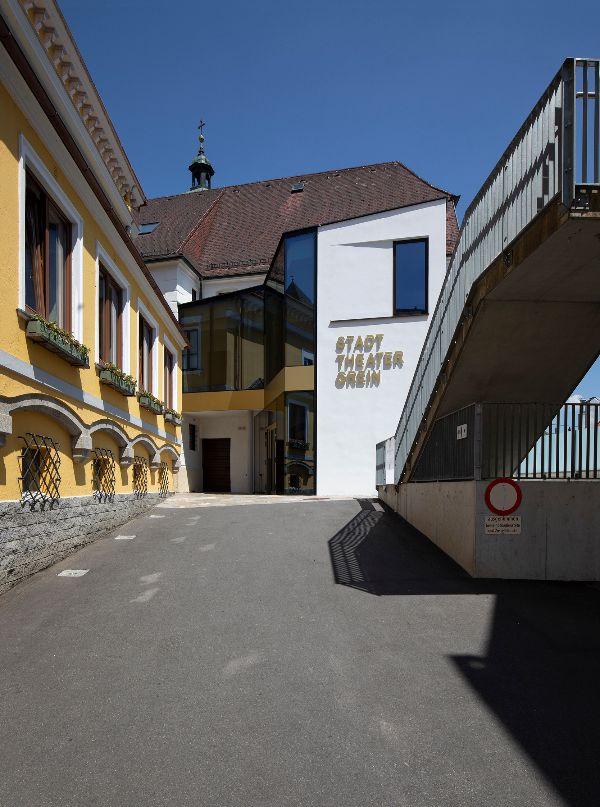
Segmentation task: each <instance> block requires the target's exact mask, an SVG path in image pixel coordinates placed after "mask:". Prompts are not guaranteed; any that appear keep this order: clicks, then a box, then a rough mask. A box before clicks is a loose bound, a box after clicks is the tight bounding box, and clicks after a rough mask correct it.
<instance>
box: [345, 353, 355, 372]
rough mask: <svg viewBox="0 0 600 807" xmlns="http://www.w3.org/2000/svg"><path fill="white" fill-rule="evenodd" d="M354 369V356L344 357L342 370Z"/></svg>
mask: <svg viewBox="0 0 600 807" xmlns="http://www.w3.org/2000/svg"><path fill="white" fill-rule="evenodd" d="M353 369H354V356H346V357H345V358H344V370H353Z"/></svg>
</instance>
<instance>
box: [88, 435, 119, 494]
mask: <svg viewBox="0 0 600 807" xmlns="http://www.w3.org/2000/svg"><path fill="white" fill-rule="evenodd" d="M115 483H116V478H115V460H114V457H113V453H112V451H111V450H110V449H108V448H95V449H94V459H93V462H92V487H93V490H94V497H95V498H96V499H98V500H99V501H101V502H112V500H113V499H114V498H115Z"/></svg>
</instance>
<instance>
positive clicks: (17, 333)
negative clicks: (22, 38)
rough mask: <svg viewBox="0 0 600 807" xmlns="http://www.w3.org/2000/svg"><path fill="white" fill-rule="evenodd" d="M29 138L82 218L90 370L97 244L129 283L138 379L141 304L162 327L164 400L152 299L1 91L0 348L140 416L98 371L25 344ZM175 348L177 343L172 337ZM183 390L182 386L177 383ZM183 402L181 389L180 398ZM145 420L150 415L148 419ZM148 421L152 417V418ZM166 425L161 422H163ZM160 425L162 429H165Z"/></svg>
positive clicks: (136, 407)
mask: <svg viewBox="0 0 600 807" xmlns="http://www.w3.org/2000/svg"><path fill="white" fill-rule="evenodd" d="M20 133H22V134H24V135H25V137H26V138H27V140H28V141H29V143H30V144H31V145H32V147H33V148H34V149H35V151H36V152H37V154H38V156H39V157H40V159H41V160H42V161H43V163H44V165H45V166H46V168H48V170H49V171H50V173H52V175H53V176H54V178H55V179H56V181H57V182H58V184H59V185H60V187H61V188H62V190H63V191H64V192H65V194H66V195H67V196H68V197H69V199H70V201H71V202H72V204H73V206H74V207H75V208H76V210H77V211H78V212H79V214H80V215H81V217H82V218H83V222H84V224H83V247H84V255H83V287H84V297H83V309H84V315H83V343H84V344H85V345H86V346H87V347H89V349H90V359H91V364H92V365H93V362H94V345H95V340H96V241H99V242H100V244H101V245H102V246H103V247H104V249H105V250H106V251H107V253H108V254H109V256H110V257H111V258H112V260H113V261H114V262H115V264H116V265H117V267H118V268H119V270H120V271H121V272H122V273H123V274H124V275H125V276H126V277H127V279H128V281H129V283H130V295H131V322H130V334H131V341H130V345H129V354H130V367H131V370H132V375H134V376H135V370H136V367H137V344H138V338H137V318H138V311H137V300H138V298H139V299H141V301H142V303H143V304H144V305H145V306H146V307H147V308H148V310H149V311H150V312H151V313H152V314H153V316H154V317H155V319H156V320H157V322H158V341H159V355H158V397H159V398H161V399H162V398H163V397H164V395H163V369H162V368H163V341H162V337H163V326H162V324H161V320H160V318H159V314H158V312H159V310H160V309H159V307H158V305H157V304H156V302H155V300H154V299H149V298H148V297H147V296H146V295H145V293H144V292H142V291H141V290H140V288H139V286H138V285H137V283H136V281H135V279H134V278H133V277H132V276H131V275H130V274H129V272H128V271H127V268H126V267H125V266H124V265H123V264H122V263H121V261H120V260H119V258H118V256H117V254H116V250H115V249H114V247H112V244H111V237H112V238H113V239H114V238H117V237H118V236H117V235H116V233H115V234H113V235H112V236H111V237H109V235H108V234H107V233H106V232H105V231H103V230H102V229H101V228H100V226H99V225H98V223H97V222H96V221H95V220H94V218H93V217H92V215H91V214H90V213H89V211H88V210H87V208H86V207H85V206H84V204H83V202H82V201H81V199H80V198H79V196H78V195H77V193H76V192H75V190H74V189H73V188H72V187H71V185H70V184H69V183H68V181H67V179H66V177H65V175H64V174H63V172H62V171H61V168H60V166H59V165H57V164H56V162H55V160H54V158H53V157H52V156H51V154H50V153H49V151H48V150H47V149H46V147H45V145H44V144H43V143H42V141H41V140H40V138H39V137H38V135H37V133H36V132H35V130H34V129H33V128H32V126H31V125H30V124H29V123H28V121H27V120H26V118H25V117H24V115H23V114H22V113H21V112H20V110H19V108H18V107H17V106H16V104H15V103H14V102H13V101H12V99H11V98H10V96H9V94H8V92H7V91H6V89H5V88H4V86H2V85H0V176H1V177H2V183H1V184H0V283H1V284H2V290H3V293H2V295H0V322H2V326H3V327H2V333H1V335H0V346H1V348H2V349H3V350H6V351H7V352H9V353H11V354H12V355H14V356H17V357H18V358H20V359H22V360H24V361H27V362H29V363H31V364H34V365H36V366H38V367H43V368H44V369H45V370H47V371H48V372H51V373H52V374H54V375H56V376H58V377H59V378H61V379H64V380H65V381H68V382H69V383H71V384H75V385H76V386H81V387H82V388H83V389H84V390H86V391H87V392H90V393H92V394H94V395H96V396H98V397H101V398H103V399H104V400H106V401H108V402H109V403H112V404H114V405H115V406H119V407H120V408H122V409H126V410H128V411H129V412H132V413H134V414H136V415H139V405H138V402H137V399H136V398H125V397H124V396H122V395H121V394H120V393H119V392H116V391H115V390H112V389H110V388H109V387H107V386H106V385H104V384H101V383H100V381H99V378H98V374H97V372H96V369H95V368H94V367H93V366H92V367H90V369H85V370H82V369H79V368H76V367H71V365H69V364H68V363H67V362H66V361H64V360H63V359H62V358H60V357H59V356H57V355H55V354H53V353H50V352H49V351H47V350H46V349H45V348H44V347H42V346H41V345H39V344H36V343H34V342H31V341H30V340H28V339H26V338H25V322H24V321H23V320H21V319H19V317H18V316H17V314H16V309H17V307H18V303H19V300H18V288H19V284H18V266H19V232H18V227H19V195H18V163H19V134H20ZM171 342H173V337H171ZM177 358H178V364H179V366H181V352H180V351H178V357H177ZM178 383H179V385H180V388H181V380H180V379H179V382H178ZM179 400H180V401H181V389H180V392H179ZM144 417H146V413H144ZM148 417H154V416H153V415H151V414H150V413H148ZM161 420H162V418H161ZM161 425H162V423H161Z"/></svg>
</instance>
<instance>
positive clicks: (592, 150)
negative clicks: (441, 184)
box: [395, 59, 600, 481]
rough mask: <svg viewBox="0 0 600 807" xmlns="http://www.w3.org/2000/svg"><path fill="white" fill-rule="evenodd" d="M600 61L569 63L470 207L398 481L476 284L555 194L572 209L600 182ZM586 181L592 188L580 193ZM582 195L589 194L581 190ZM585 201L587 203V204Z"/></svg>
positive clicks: (405, 426) (407, 425) (403, 432)
mask: <svg viewBox="0 0 600 807" xmlns="http://www.w3.org/2000/svg"><path fill="white" fill-rule="evenodd" d="M599 70H600V62H599V61H598V60H596V59H567V60H566V61H565V63H564V64H563V66H562V68H561V69H560V70H559V72H558V73H557V74H556V76H555V77H554V79H553V80H552V82H551V83H550V85H549V86H548V88H547V89H546V91H545V92H544V94H543V95H542V97H541V98H540V100H539V101H538V103H537V104H536V105H535V107H534V108H533V110H532V111H531V113H530V114H529V116H528V118H527V120H526V121H525V123H524V124H523V126H522V127H521V128H520V130H519V131H518V133H517V134H516V136H515V137H514V139H513V140H512V142H511V143H510V145H509V146H508V148H507V149H506V151H505V152H504V154H503V155H502V157H501V158H500V160H499V161H498V163H497V164H496V166H495V168H494V170H493V171H492V172H491V174H490V175H489V177H488V178H487V180H486V181H485V183H484V184H483V186H482V188H481V190H480V191H479V193H478V194H477V196H476V197H475V199H474V200H473V202H472V203H471V205H470V206H469V208H468V210H467V211H466V213H465V217H464V220H463V223H462V227H461V230H460V237H459V240H458V244H457V247H456V251H455V253H454V255H453V258H452V261H451V263H450V266H449V268H448V272H447V274H446V278H445V281H444V285H443V287H442V291H441V293H440V297H439V299H438V303H437V305H436V308H435V311H434V314H433V316H432V318H431V324H430V327H429V331H428V333H427V337H426V339H425V343H424V345H423V349H422V351H421V355H420V358H419V362H418V365H417V369H416V371H415V374H414V377H413V380H412V384H411V387H410V390H409V393H408V396H407V399H406V402H405V405H404V410H403V412H402V415H401V418H400V421H399V423H398V428H397V429H396V433H395V479H396V481H399V480H400V478H401V476H402V473H403V471H404V467H405V464H406V461H407V459H408V456H409V454H410V451H411V448H412V446H413V444H414V441H415V439H416V437H417V435H418V433H419V428H420V427H421V425H422V423H423V419H424V417H425V415H426V412H427V408H428V404H429V401H430V399H431V396H432V395H433V393H434V392H435V391H436V388H437V385H438V383H439V376H440V373H441V370H442V367H443V363H444V361H445V358H446V356H447V354H448V351H449V349H450V347H451V345H452V342H453V339H454V338H455V336H454V335H455V333H456V330H457V328H458V326H459V324H460V323H461V320H462V318H463V317H466V316H468V315H469V314H468V312H466V311H465V301H466V299H467V297H468V295H469V292H470V290H471V287H472V285H473V283H474V282H475V281H476V280H477V279H478V278H479V277H480V276H481V275H482V273H483V272H484V271H485V270H486V269H487V268H488V267H489V266H490V265H491V263H492V262H493V261H494V260H495V259H496V258H498V256H500V255H501V254H502V253H503V252H504V251H505V250H506V249H507V247H508V246H509V245H510V244H511V242H512V241H514V239H515V238H516V237H517V236H518V235H519V233H521V232H522V231H523V230H524V229H525V227H527V226H528V225H529V224H530V223H531V222H532V221H533V219H534V218H535V217H536V216H537V215H538V213H540V212H541V211H542V210H543V209H544V208H545V207H546V206H547V205H548V204H549V202H550V201H551V200H552V199H554V198H555V196H557V195H559V194H560V196H561V201H562V202H563V204H564V205H565V207H567V208H571V207H572V206H573V204H574V203H576V202H577V203H581V200H582V196H583V195H585V194H586V193H588V192H589V191H590V190H591V191H592V192H593V191H594V190H598V188H595V189H594V188H592V189H590V187H589V181H590V180H591V179H592V178H593V183H594V184H596V185H598V181H599V176H598V163H599V160H600V143H599V134H598V131H599V128H600V126H599V123H598V121H599V117H600V79H599V75H598V74H599ZM581 184H584V185H585V184H587V186H588V187H587V188H583V189H582V188H581V187H580V186H581ZM582 191H583V193H582ZM584 203H585V202H584Z"/></svg>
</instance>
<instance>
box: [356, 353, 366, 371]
mask: <svg viewBox="0 0 600 807" xmlns="http://www.w3.org/2000/svg"><path fill="white" fill-rule="evenodd" d="M356 369H357V370H364V369H365V356H364V353H359V354H358V356H357V357H356Z"/></svg>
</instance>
